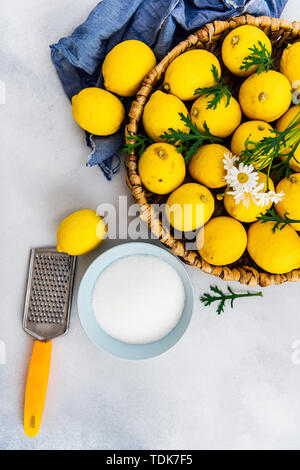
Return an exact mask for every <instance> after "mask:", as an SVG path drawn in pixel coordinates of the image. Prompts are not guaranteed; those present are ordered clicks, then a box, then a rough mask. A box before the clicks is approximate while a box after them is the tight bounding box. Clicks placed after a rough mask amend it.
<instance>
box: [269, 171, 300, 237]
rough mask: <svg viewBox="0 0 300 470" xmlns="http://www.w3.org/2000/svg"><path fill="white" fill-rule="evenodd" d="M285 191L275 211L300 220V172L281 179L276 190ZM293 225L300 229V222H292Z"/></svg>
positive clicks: (275, 206)
mask: <svg viewBox="0 0 300 470" xmlns="http://www.w3.org/2000/svg"><path fill="white" fill-rule="evenodd" d="M280 191H283V192H284V198H283V199H282V201H279V202H278V203H277V204H274V208H275V211H276V212H277V214H278V215H280V216H281V217H284V216H285V215H287V216H288V217H289V218H290V219H294V220H299V221H300V173H295V174H293V175H291V176H290V177H289V178H284V179H283V180H281V181H279V183H278V184H277V186H276V192H277V193H278V192H280ZM290 225H291V227H293V228H294V229H295V230H297V231H300V222H299V223H291V224H290Z"/></svg>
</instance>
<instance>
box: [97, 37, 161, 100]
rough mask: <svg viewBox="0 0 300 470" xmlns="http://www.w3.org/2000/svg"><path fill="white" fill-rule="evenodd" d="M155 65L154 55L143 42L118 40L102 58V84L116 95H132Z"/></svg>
mask: <svg viewBox="0 0 300 470" xmlns="http://www.w3.org/2000/svg"><path fill="white" fill-rule="evenodd" d="M155 65H156V59H155V55H154V54H153V52H152V50H151V49H150V47H148V46H147V44H145V43H144V42H141V41H137V40H135V39H130V40H128V41H123V42H120V44H117V45H116V46H115V47H114V48H113V49H112V50H111V51H110V52H109V53H108V54H107V56H106V57H105V59H104V62H103V65H102V73H103V78H104V86H105V88H106V89H107V90H109V91H112V92H113V93H116V94H117V95H120V96H134V95H135V94H136V93H137V92H138V90H139V89H140V87H141V85H142V82H143V79H144V77H145V76H146V75H147V74H148V73H149V72H150V70H152V69H153V67H155Z"/></svg>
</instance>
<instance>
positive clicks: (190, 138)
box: [160, 113, 222, 163]
mask: <svg viewBox="0 0 300 470" xmlns="http://www.w3.org/2000/svg"><path fill="white" fill-rule="evenodd" d="M179 116H180V119H181V120H182V121H183V122H184V123H185V125H186V126H187V127H188V128H189V129H190V133H189V134H188V133H187V132H183V131H181V130H179V129H178V130H177V131H176V130H175V129H172V128H169V129H168V132H166V131H165V132H164V133H163V134H162V135H161V136H160V138H161V139H162V140H164V141H166V142H168V143H169V144H172V145H176V147H177V150H178V152H180V153H183V154H184V158H185V162H186V163H188V162H189V161H190V159H191V157H192V156H193V154H194V153H196V152H197V150H198V148H199V147H200V146H201V145H202V144H203V143H204V142H205V141H207V142H221V141H222V139H220V137H216V136H214V135H212V134H211V133H210V131H209V129H208V127H207V124H206V122H204V124H203V127H204V131H205V132H200V131H199V129H198V127H197V126H196V125H195V124H193V123H192V121H191V119H190V117H189V116H185V115H184V114H183V113H179Z"/></svg>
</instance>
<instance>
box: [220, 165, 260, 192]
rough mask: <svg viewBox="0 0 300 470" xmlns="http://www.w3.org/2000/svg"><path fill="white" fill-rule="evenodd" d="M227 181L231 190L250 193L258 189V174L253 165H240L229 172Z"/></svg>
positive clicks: (226, 177)
mask: <svg viewBox="0 0 300 470" xmlns="http://www.w3.org/2000/svg"><path fill="white" fill-rule="evenodd" d="M225 180H226V182H227V184H228V186H230V187H231V188H233V189H234V190H236V191H239V192H244V193H249V192H251V191H253V190H254V189H255V188H256V187H257V180H258V173H257V172H256V171H254V167H253V166H252V165H245V164H244V163H239V165H238V167H235V166H233V167H232V168H231V169H230V170H228V171H227V175H226V176H225Z"/></svg>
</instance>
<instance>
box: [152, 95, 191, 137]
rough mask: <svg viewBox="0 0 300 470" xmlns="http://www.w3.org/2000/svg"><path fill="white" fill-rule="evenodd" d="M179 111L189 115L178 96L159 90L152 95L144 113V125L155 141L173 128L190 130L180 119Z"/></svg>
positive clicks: (183, 130) (184, 130)
mask: <svg viewBox="0 0 300 470" xmlns="http://www.w3.org/2000/svg"><path fill="white" fill-rule="evenodd" d="M179 113H183V114H184V115H185V116H188V114H189V113H188V110H187V108H186V106H185V104H184V103H183V102H182V101H181V100H180V99H179V98H177V97H176V96H173V95H168V94H167V93H163V92H162V91H160V90H158V91H155V92H154V93H153V95H151V97H150V99H149V101H148V102H147V103H146V105H145V108H144V113H143V126H144V129H145V131H146V132H147V134H148V136H149V137H150V138H151V139H152V140H153V141H154V142H161V141H162V139H161V137H160V136H161V135H162V134H163V133H164V132H168V129H170V128H173V129H175V130H176V131H177V130H180V131H182V132H187V133H189V132H190V129H189V128H188V127H187V126H186V125H185V124H184V122H183V121H182V120H181V119H180V116H179Z"/></svg>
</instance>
